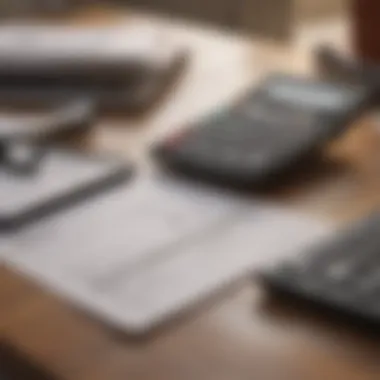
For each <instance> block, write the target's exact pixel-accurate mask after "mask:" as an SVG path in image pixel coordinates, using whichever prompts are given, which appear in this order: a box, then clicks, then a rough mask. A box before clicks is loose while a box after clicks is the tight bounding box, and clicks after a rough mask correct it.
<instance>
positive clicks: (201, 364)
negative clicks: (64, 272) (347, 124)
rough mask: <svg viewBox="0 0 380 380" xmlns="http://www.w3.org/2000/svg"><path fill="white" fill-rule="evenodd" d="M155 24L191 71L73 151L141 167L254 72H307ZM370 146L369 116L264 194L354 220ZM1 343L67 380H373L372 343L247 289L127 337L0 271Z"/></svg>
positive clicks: (221, 37)
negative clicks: (156, 99)
mask: <svg viewBox="0 0 380 380" xmlns="http://www.w3.org/2000/svg"><path fill="white" fill-rule="evenodd" d="M119 18H120V15H119ZM90 19H91V17H88V18H86V20H90ZM100 19H101V18H100ZM154 22H157V23H158V24H160V25H163V26H165V27H167V29H168V30H169V31H171V33H172V34H173V35H175V36H176V38H178V39H180V40H181V41H183V43H185V44H188V45H189V46H191V47H192V51H193V59H192V63H191V65H190V66H191V67H190V68H189V70H188V72H187V73H186V74H185V75H184V76H183V78H182V80H181V82H180V83H178V86H177V88H176V89H174V90H173V93H172V94H170V96H169V97H168V98H167V99H165V102H164V103H163V104H162V107H160V109H159V110H157V111H156V112H154V114H151V115H148V116H146V117H145V118H140V119H139V120H133V121H132V120H124V119H122V120H120V119H118V120H108V119H104V120H100V122H99V127H98V128H97V129H96V131H95V132H94V133H93V134H92V135H91V136H89V137H88V138H87V140H86V141H85V142H84V144H83V146H88V147H91V148H92V149H94V150H102V151H103V150H112V151H114V152H118V153H120V154H125V156H126V157H130V158H133V159H135V160H136V161H138V162H139V163H140V164H141V170H144V169H145V168H149V167H151V164H150V163H149V160H148V158H147V150H148V149H149V147H150V145H151V142H152V141H153V140H155V139H157V138H160V137H161V136H163V135H164V134H165V133H167V132H168V131H169V130H172V129H175V128H177V127H178V126H183V125H184V124H186V123H187V122H188V121H189V120H192V119H194V118H197V117H199V116H201V115H203V114H205V113H208V112H211V111H212V110H214V109H215V108H217V107H220V106H222V105H223V104H225V103H228V101H230V100H231V99H232V98H234V97H235V96H237V95H238V94H239V93H241V92H242V91H244V90H245V89H247V88H248V87H249V85H250V84H252V83H253V82H254V81H257V80H258V79H259V78H260V77H261V76H262V75H265V74H266V73H268V72H269V71H272V70H285V71H293V72H307V71H309V62H310V59H309V57H308V56H307V54H306V50H305V49H298V48H297V47H288V48H285V49H284V48H283V47H275V46H270V45H267V44H265V43H263V42H259V41H247V40H244V39H242V38H241V37H236V36H232V35H226V34H223V33H222V32H215V31H213V30H210V29H207V30H203V29H200V28H199V27H196V28H194V27H191V25H189V26H187V27H184V26H180V25H178V24H175V23H174V22H170V23H168V21H162V20H155V21H154ZM302 41H303V43H304V39H303V40H302ZM379 140H380V131H379V130H376V123H375V122H374V121H373V119H372V120H370V119H367V120H363V121H362V122H360V123H358V125H357V126H355V127H354V128H353V129H352V131H351V132H350V133H349V134H348V135H347V136H345V137H344V138H342V139H340V140H339V141H337V142H336V143H334V144H332V145H331V146H330V147H329V148H328V149H326V152H324V154H323V159H321V160H320V161H319V162H315V163H313V165H314V167H313V170H312V171H310V170H309V171H308V173H307V174H306V173H303V174H302V173H299V174H298V175H295V177H294V178H292V179H291V180H290V181H289V182H288V184H287V185H286V186H285V185H284V186H283V187H282V188H281V189H278V190H277V191H275V192H273V193H272V194H267V195H266V196H267V197H271V198H273V199H276V200H277V201H280V202H283V203H284V204H286V205H291V206H292V207H294V208H295V209H299V210H303V211H305V212H307V213H310V214H311V215H315V216H316V217H320V218H326V219H334V220H336V221H339V222H346V221H348V220H352V219H355V218H357V217H360V216H361V215H362V214H365V213H366V212H368V211H369V210H371V209H373V208H374V207H376V206H377V205H378V203H379V201H380V191H379V190H380V175H379V174H380V164H379V163H380V149H379V148H380V141H379ZM309 172H310V173H309ZM0 341H2V342H4V344H6V345H7V346H11V347H13V348H14V349H16V350H17V352H18V353H20V354H21V355H22V356H23V357H25V358H28V360H30V361H31V362H33V363H34V364H35V365H37V366H38V367H40V368H41V369H44V370H46V372H47V373H49V374H51V375H52V376H53V377H55V378H57V379H65V380H126V379H128V380H140V379H142V380H150V379H152V380H153V379H154V380H161V379H162V380H178V379H181V380H187V379H189V380H190V379H191V380H192V379H197V380H214V379H215V380H231V379H234V380H244V379H247V380H252V379H258V380H265V379H268V380H277V379H278V380H287V379H289V380H290V379H291V380H305V379H307V380H314V379H315V380H320V379H324V380H359V379H360V380H372V379H373V380H375V379H379V378H380V363H379V361H378V358H379V354H380V345H379V343H378V339H377V338H376V336H372V335H371V334H367V333H364V332H362V331H359V330H357V329H354V328H351V327H350V326H347V325H345V324H343V323H342V322H339V321H333V320H330V319H326V318H324V317H323V316H321V315H317V314H315V313H312V312H311V311H310V310H308V309H305V308H304V307H302V306H300V305H291V304H289V303H286V302H283V301H281V300H273V299H270V298H268V297H266V296H265V294H263V292H262V290H261V289H260V287H259V285H258V284H254V283H253V282H251V281H249V280H243V281H241V282H240V283H239V284H236V285H235V286H234V287H233V288H231V289H229V290H228V291H226V292H225V293H224V294H222V295H221V296H219V297H218V298H217V299H213V300H210V301H209V302H207V303H205V304H204V305H202V307H200V308H198V309H197V310H194V311H193V312H192V313H190V314H189V315H188V317H187V318H185V319H181V320H178V321H176V322H175V323H173V324H171V325H169V326H167V327H166V328H165V329H163V330H161V331H159V332H157V333H156V334H155V335H152V336H149V337H145V338H144V339H141V340H136V339H134V340H132V339H130V338H128V337H126V336H123V335H121V334H119V333H116V332H115V331H113V330H112V329H110V328H108V327H106V326H104V325H102V324H101V323H100V322H98V321H95V320H93V319H91V317H90V316H88V315H85V314H83V313H80V312H79V311H78V310H75V309H74V308H73V307H72V306H70V304H69V303H66V302H63V301H61V300H60V299H59V298H58V297H56V296H54V295H52V294H49V293H48V292H47V291H46V290H44V289H41V288H39V287H38V286H36V285H35V284H33V283H32V282H31V281H29V280H28V279H26V278H24V277H22V276H20V275H18V274H17V273H14V272H10V271H8V270H7V269H5V268H1V269H0Z"/></svg>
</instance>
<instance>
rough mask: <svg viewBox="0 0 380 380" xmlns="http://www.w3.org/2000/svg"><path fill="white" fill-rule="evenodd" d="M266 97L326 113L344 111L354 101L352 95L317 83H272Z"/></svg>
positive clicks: (346, 91)
mask: <svg viewBox="0 0 380 380" xmlns="http://www.w3.org/2000/svg"><path fill="white" fill-rule="evenodd" d="M267 91H268V95H269V96H270V97H271V98H272V99H274V100H276V101H279V102H282V103H283V102H286V103H291V105H294V106H300V107H306V108H310V109H317V110H321V111H327V112H334V111H335V112H340V111H343V110H346V109H347V107H349V106H350V104H351V103H352V102H353V101H354V98H355V96H354V93H353V92H351V91H349V90H348V89H347V90H345V89H343V88H336V87H334V86H332V85H327V84H317V83H312V84H310V83H307V84H306V83H289V82H288V83H287V82H278V83H272V84H271V85H270V86H268V88H267Z"/></svg>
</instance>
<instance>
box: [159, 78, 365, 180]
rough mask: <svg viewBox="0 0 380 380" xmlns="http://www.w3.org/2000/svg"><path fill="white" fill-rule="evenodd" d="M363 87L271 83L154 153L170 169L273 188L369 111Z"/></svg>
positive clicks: (294, 80)
mask: <svg viewBox="0 0 380 380" xmlns="http://www.w3.org/2000/svg"><path fill="white" fill-rule="evenodd" d="M370 99H371V94H370V92H368V91H367V90H366V89H365V88H362V87H360V88H359V87H346V86H344V85H338V84H334V83H327V82H320V81H314V80H308V79H303V78H293V77H287V76H273V77H270V78H268V79H267V80H266V81H264V82H263V83H262V84H261V85H260V86H259V87H258V88H257V89H255V90H253V92H251V93H250V94H248V95H247V96H246V97H245V98H244V99H242V100H240V101H239V102H237V103H236V104H234V105H233V106H231V107H230V108H229V109H227V110H225V111H223V112H220V113H218V114H216V115H213V116H211V117H209V118H206V119H205V120H203V121H201V122H199V123H197V124H196V125H193V126H190V127H188V128H186V129H185V130H184V131H183V132H180V133H179V134H177V135H174V136H169V137H168V138H167V139H166V140H164V141H163V142H162V143H161V144H160V145H159V146H158V147H157V148H156V150H155V154H156V157H158V158H159V160H160V161H161V162H162V163H163V164H164V166H167V167H168V168H170V169H174V171H176V172H178V173H182V174H186V175H191V176H195V177H199V178H202V179H206V180H208V181H217V182H223V183H225V184H229V185H232V186H238V187H239V186H242V187H245V186H257V185H263V184H267V183H268V182H269V183H272V182H273V181H272V180H273V179H275V178H277V176H278V174H282V173H284V172H286V171H287V169H290V168H292V167H293V165H294V164H295V163H299V162H301V161H302V159H303V158H304V157H306V156H307V155H309V154H310V153H313V152H315V151H317V150H318V149H319V148H321V147H322V146H323V145H324V144H325V143H326V142H328V141H330V140H331V139H332V138H334V137H336V136H339V135H340V134H341V133H342V132H344V131H345V130H346V128H348V126H349V125H350V124H351V123H352V122H353V121H354V120H355V119H356V117H358V115H360V114H361V113H362V112H363V111H364V110H365V109H366V108H367V107H368V106H369V104H370Z"/></svg>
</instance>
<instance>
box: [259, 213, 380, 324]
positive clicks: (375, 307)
mask: <svg viewBox="0 0 380 380" xmlns="http://www.w3.org/2000/svg"><path fill="white" fill-rule="evenodd" d="M257 278H258V279H260V280H261V282H262V283H263V285H264V286H265V288H266V289H267V290H268V291H269V292H270V293H271V294H273V295H280V296H281V299H282V300H288V301H290V300H298V301H302V302H305V303H306V304H307V305H309V306H314V307H317V308H318V309H320V311H325V312H326V311H327V312H333V314H334V315H335V316H337V317H344V318H345V319H348V320H349V321H350V322H354V323H357V322H358V323H359V324H363V323H364V324H366V325H370V326H371V327H373V326H375V325H376V326H379V325H380V213H379V212H378V211H377V212H375V213H373V214H371V215H369V216H367V217H366V218H364V219H362V220H360V221H359V222H356V223H354V224H352V225H351V226H350V227H348V228H345V229H344V230H343V231H342V232H339V233H337V234H335V235H334V236H333V237H332V238H329V239H326V240H322V241H321V242H319V244H316V245H312V246H310V247H309V249H306V250H301V251H299V252H294V256H293V257H292V258H288V259H286V260H281V261H280V262H278V263H276V264H275V265H274V266H273V267H271V268H267V269H264V270H263V271H261V272H260V273H259V276H258V277H257V276H255V279H257Z"/></svg>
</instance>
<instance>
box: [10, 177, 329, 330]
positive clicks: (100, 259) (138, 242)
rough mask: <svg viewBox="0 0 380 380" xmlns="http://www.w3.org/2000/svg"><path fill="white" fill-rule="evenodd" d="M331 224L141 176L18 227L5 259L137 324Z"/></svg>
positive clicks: (132, 326)
mask: <svg viewBox="0 0 380 380" xmlns="http://www.w3.org/2000/svg"><path fill="white" fill-rule="evenodd" d="M329 231H331V228H330V227H324V226H323V225H322V224H321V223H319V222H316V221H313V220H310V219H308V218H306V217H304V216H300V215H295V214H293V213H290V212H288V211H284V210H282V209H279V208H277V207H270V206H267V205H265V204H263V203H261V202H259V201H250V202H247V201H246V200H242V199H239V198H234V197H232V196H231V195H227V194H222V193H218V192H215V191H212V190H206V189H204V188H196V187H191V186H189V185H187V184H183V183H179V182H172V181H171V180H168V179H164V178H157V177H151V178H146V177H140V178H137V179H136V180H135V182H134V183H133V184H132V185H131V186H127V187H125V188H121V189H120V188H119V189H117V190H114V191H113V192H111V193H109V194H107V195H105V196H103V197H102V198H101V199H98V200H97V201H96V202H92V203H91V204H87V205H86V206H83V207H79V208H76V209H72V210H70V211H66V212H65V213H63V214H61V215H60V216H59V217H56V218H54V219H50V220H49V221H44V222H40V223H39V224H37V225H35V226H33V227H32V228H29V229H28V230H26V231H24V232H23V233H20V234H19V235H18V236H16V237H15V238H14V239H13V241H12V242H11V246H12V252H10V253H9V254H7V255H6V262H7V265H10V266H11V267H12V268H14V269H15V270H19V271H21V272H23V273H26V274H27V275H30V276H31V277H33V278H35V279H36V280H37V281H38V282H40V283H42V284H44V285H46V286H47V287H48V288H49V289H50V290H53V291H55V292H57V293H58V294H60V295H62V296H63V297H65V298H67V299H68V300H70V301H72V302H74V303H75V304H76V305H78V306H79V307H81V308H83V309H85V310H87V311H88V312H90V313H93V314H94V315H96V316H98V317H100V318H102V319H103V320H104V321H106V322H108V323H110V324H111V325H113V326H115V327H117V328H121V329H123V330H125V331H126V332H129V333H134V334H136V333H143V332H146V331H148V330H149V329H151V328H153V327H156V326H157V325H158V324H160V323H162V322H165V321H168V320H169V319H170V318H171V317H172V316H174V315H176V314H177V313H178V312H181V311H183V310H186V309H188V308H189V307H190V306H192V305H194V303H196V302H197V301H199V300H202V299H203V298H204V297H206V296H208V295H210V294H211V293H213V292H215V291H217V290H220V289H221V288H223V287H224V286H225V285H227V284H228V283H230V282H231V281H233V280H235V279H238V278H240V277H241V276H244V275H246V274H247V273H249V272H250V271H251V270H253V269H257V268H258V267H260V266H262V265H266V264H269V263H272V262H273V261H274V260H277V259H279V258H280V257H284V256H286V255H289V254H292V253H294V252H295V251H297V250H298V249H300V248H301V247H303V246H306V245H308V244H310V243H311V242H313V241H315V240H317V239H319V238H320V237H321V236H324V235H326V234H327V233H328V232H329Z"/></svg>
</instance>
